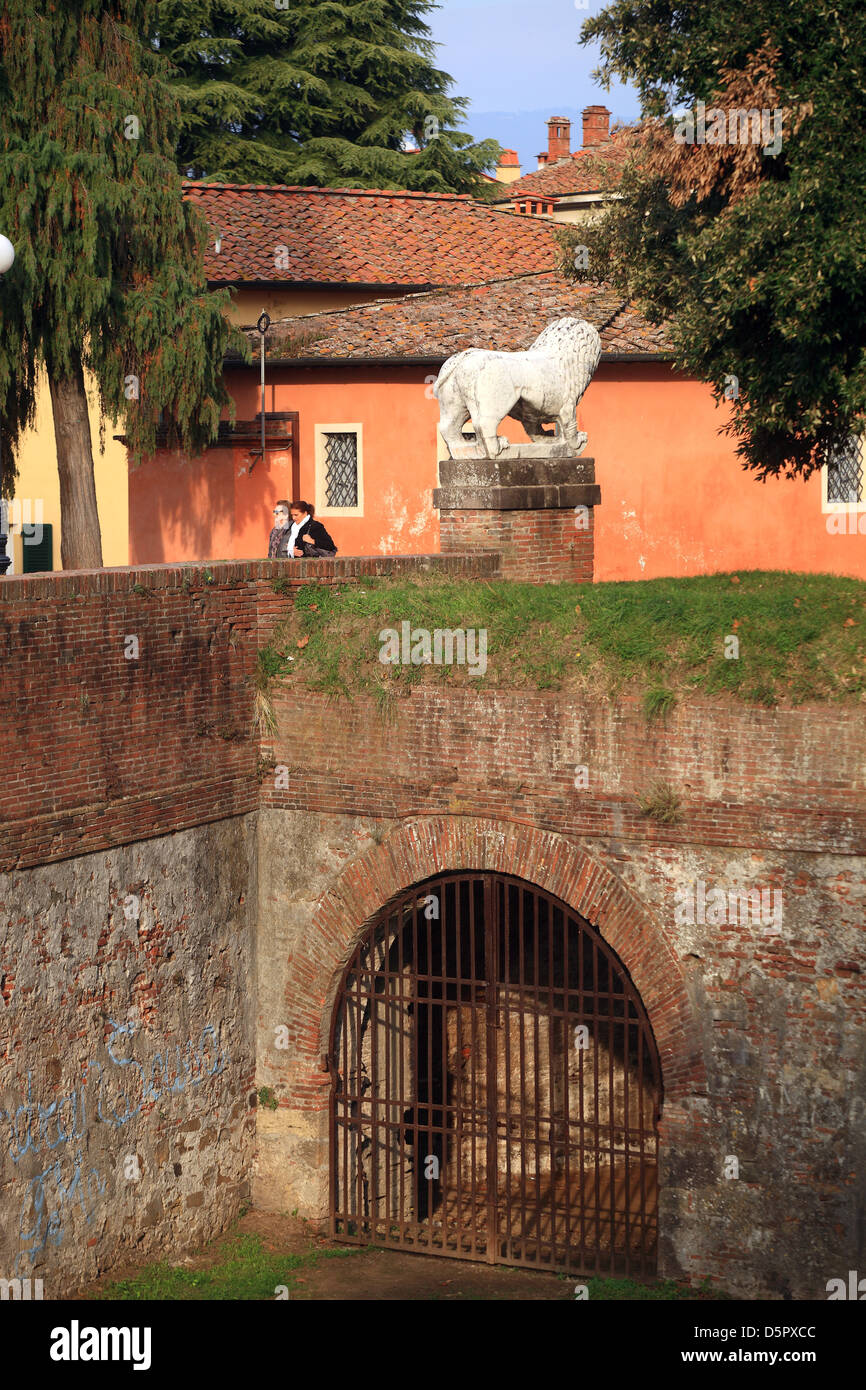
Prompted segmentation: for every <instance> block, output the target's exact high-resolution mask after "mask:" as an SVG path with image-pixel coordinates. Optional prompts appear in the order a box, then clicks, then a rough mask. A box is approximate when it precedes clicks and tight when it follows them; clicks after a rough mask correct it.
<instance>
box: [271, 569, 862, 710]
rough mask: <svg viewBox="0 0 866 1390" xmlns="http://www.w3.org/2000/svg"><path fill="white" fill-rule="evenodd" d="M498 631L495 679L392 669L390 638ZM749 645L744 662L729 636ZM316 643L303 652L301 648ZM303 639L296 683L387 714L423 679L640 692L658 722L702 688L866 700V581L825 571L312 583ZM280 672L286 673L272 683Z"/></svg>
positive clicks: (488, 686)
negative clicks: (622, 579) (386, 659)
mask: <svg viewBox="0 0 866 1390" xmlns="http://www.w3.org/2000/svg"><path fill="white" fill-rule="evenodd" d="M404 620H405V621H409V622H410V623H411V624H412V626H413V627H423V628H426V629H427V630H428V631H430V632H432V631H434V630H435V629H436V628H437V627H438V628H451V629H453V628H459V627H462V628H475V629H476V631H477V630H479V629H482V628H483V629H486V631H487V634H488V636H487V671H486V673H485V675H484V676H480V677H479V676H472V675H470V674H469V672H468V668H467V667H466V666H456V665H452V666H446V665H442V666H435V665H431V666H402V665H382V663H380V661H379V659H378V657H379V651H380V641H379V633H380V631H382V629H384V628H392V629H396V630H397V631H398V632H399V631H400V624H401V623H402V622H403V621H404ZM730 634H736V635H737V636H738V638H739V657H738V659H728V658H727V657H726V656H725V650H726V642H725V638H726V637H727V636H729V635H730ZM303 638H306V639H307V641H306V643H305V644H304V645H303V646H302V647H297V646H296V645H295V644H296V642H297V641H298V640H303ZM272 645H273V648H274V650H275V651H277V652H281V651H283V650H285V649H286V647H287V646H288V645H291V647H292V650H293V652H294V653H295V660H294V661H293V662H292V663H291V664H290V666H288V667H287V668H286V669H285V676H284V679H285V680H288V681H289V682H291V683H293V684H299V685H301V686H304V687H306V688H307V689H315V690H320V691H323V692H326V693H329V694H331V695H334V696H340V697H352V696H354V695H357V694H364V695H369V696H372V697H374V698H375V699H376V700H377V702H378V703H379V705H380V708H382V710H383V711H387V712H391V711H392V710H393V708H394V704H393V702H394V700H395V699H398V698H401V697H402V698H407V697H410V696H411V693H412V690H413V689H414V688H416V687H417V686H418V685H419V684H420V683H424V684H429V683H431V682H432V683H445V684H448V685H460V686H462V687H464V688H465V687H466V686H470V687H471V688H472V689H475V690H478V689H483V690H492V689H533V690H539V689H541V690H543V689H551V690H570V691H587V692H589V693H591V694H594V695H605V694H611V695H616V694H618V693H621V692H626V693H634V694H635V695H636V696H637V697H638V698H640V699H641V700H642V702H643V708H644V710H645V712H646V714H647V716H648V717H656V716H659V715H661V716H663V715H664V714H665V713H666V712H667V710H669V709H671V708H672V707H673V704H674V701H681V700H685V699H688V697H689V695H690V694H692V693H695V694H700V695H720V696H730V697H733V698H735V699H739V700H745V701H747V702H750V703H757V704H774V703H777V702H780V701H782V702H785V703H787V704H794V705H796V704H801V703H803V702H804V701H806V700H821V701H842V700H844V701H848V700H853V701H863V700H864V699H866V584H864V583H863V582H862V581H860V580H856V579H844V578H839V577H838V576H834V575H826V574H795V573H788V572H780V573H776V572H764V571H761V570H754V571H751V572H744V573H740V574H736V575H731V574H714V575H702V576H698V577H695V578H689V579H651V580H643V581H639V582H636V583H613V584H591V585H590V584H557V585H535V584H518V583H511V582H507V581H497V582H495V583H486V582H480V581H456V582H455V581H451V580H443V579H441V578H431V579H429V580H424V581H419V582H410V581H405V580H396V581H394V580H389V579H378V580H376V579H365V580H364V587H363V588H360V587H358V586H356V585H346V586H344V587H342V588H333V589H332V588H329V587H326V586H324V585H322V586H317V585H309V586H305V587H304V588H303V589H301V590H300V591H299V592H298V594H297V597H296V600H295V605H294V608H293V610H292V612H291V613H290V614H289V615H288V616H287V618H286V619H284V620H283V622H282V623H281V624H280V625H279V627H278V628H277V630H276V632H275V633H274V636H273V639H272ZM278 678H279V673H278V672H277V671H276V670H274V671H273V672H272V674H271V675H269V677H268V679H269V680H275V679H278Z"/></svg>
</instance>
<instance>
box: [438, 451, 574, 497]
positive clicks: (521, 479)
mask: <svg viewBox="0 0 866 1390" xmlns="http://www.w3.org/2000/svg"><path fill="white" fill-rule="evenodd" d="M594 482H595V459H594V458H576V457H574V456H573V455H572V456H571V457H569V458H551V457H546V458H502V457H500V458H496V459H465V458H463V459H440V460H439V483H440V490H446V489H448V490H450V489H453V488H457V489H461V490H465V489H467V488H471V489H472V491H473V492H475V491H477V490H478V489H479V488H514V487H522V488H527V487H529V488H538V487H561V486H562V485H563V484H568V485H574V484H586V483H594ZM548 505H551V504H548ZM552 505H556V504H555V503H554V504H552ZM566 505H567V504H566Z"/></svg>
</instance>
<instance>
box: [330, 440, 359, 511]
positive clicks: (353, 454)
mask: <svg viewBox="0 0 866 1390" xmlns="http://www.w3.org/2000/svg"><path fill="white" fill-rule="evenodd" d="M325 495H326V496H327V499H328V506H329V507H357V505H358V436H357V434H356V433H355V431H354V430H351V431H348V432H341V433H340V434H326V435H325Z"/></svg>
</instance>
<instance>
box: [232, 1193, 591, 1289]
mask: <svg viewBox="0 0 866 1390" xmlns="http://www.w3.org/2000/svg"><path fill="white" fill-rule="evenodd" d="M299 1227H300V1228H301V1229H300V1230H298V1228H299ZM292 1228H294V1231H293V1230H292ZM239 1229H240V1230H242V1231H249V1232H250V1233H254V1234H256V1235H258V1236H261V1239H262V1243H263V1244H264V1245H265V1246H267V1247H268V1248H272V1249H280V1250H285V1249H288V1248H290V1247H289V1245H288V1242H289V1241H291V1240H293V1239H294V1241H295V1242H296V1243H295V1244H294V1245H292V1246H291V1249H292V1250H297V1251H298V1252H300V1251H302V1250H308V1249H309V1248H310V1239H311V1238H310V1236H309V1235H307V1234H306V1230H305V1228H304V1226H303V1223H302V1222H300V1221H297V1220H293V1219H292V1217H290V1216H273V1215H271V1214H270V1213H268V1212H252V1211H251V1212H248V1213H247V1215H246V1216H245V1217H244V1218H243V1219H242V1221H241V1223H240V1227H239ZM312 1239H313V1240H314V1243H315V1245H316V1246H317V1247H318V1248H321V1249H328V1247H329V1244H330V1242H329V1241H327V1240H324V1239H321V1238H318V1239H317V1238H315V1237H313V1238H312ZM274 1241H276V1242H277V1244H275V1245H274V1244H272V1242H274ZM575 1283H576V1280H568V1281H566V1280H564V1279H559V1278H557V1276H556V1275H555V1274H542V1273H536V1272H535V1271H534V1270H525V1269H509V1268H506V1267H505V1266H503V1265H487V1264H476V1263H474V1262H473V1261H471V1260H447V1259H442V1258H439V1257H436V1256H430V1255H404V1254H403V1253H402V1252H401V1251H399V1250H363V1251H362V1252H361V1254H359V1255H357V1256H354V1257H353V1258H352V1259H347V1260H320V1261H319V1263H318V1264H317V1265H316V1266H315V1267H314V1268H313V1269H311V1270H309V1271H306V1272H305V1273H304V1274H303V1275H302V1276H301V1278H300V1279H299V1280H298V1283H297V1285H296V1286H295V1288H294V1289H293V1290H292V1299H293V1301H294V1302H297V1301H298V1300H299V1299H315V1300H318V1299H324V1300H338V1301H343V1300H351V1301H354V1300H356V1301H358V1302H376V1303H377V1302H380V1301H386V1302H390V1301H395V1300H397V1301H401V1300H408V1301H410V1302H418V1301H423V1302H430V1301H436V1300H447V1299H451V1300H456V1299H461V1298H464V1299H465V1298H470V1299H491V1300H495V1301H497V1302H499V1301H500V1300H502V1299H520V1300H521V1301H525V1300H526V1299H560V1300H562V1299H573V1298H574V1284H575Z"/></svg>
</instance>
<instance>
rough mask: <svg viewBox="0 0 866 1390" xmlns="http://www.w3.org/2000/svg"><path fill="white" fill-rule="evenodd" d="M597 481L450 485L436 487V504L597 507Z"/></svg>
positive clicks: (453, 507)
mask: <svg viewBox="0 0 866 1390" xmlns="http://www.w3.org/2000/svg"><path fill="white" fill-rule="evenodd" d="M600 501H601V488H600V487H599V486H598V484H597V483H563V484H560V485H556V484H550V485H548V486H543V485H534V486H532V485H530V486H526V487H483V486H477V485H476V486H473V485H465V486H460V487H456V486H451V487H437V488H434V489H433V506H434V507H438V508H439V510H440V511H494V512H511V511H544V510H548V509H551V510H552V509H554V508H573V507H597V506H598V504H599V503H600Z"/></svg>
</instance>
